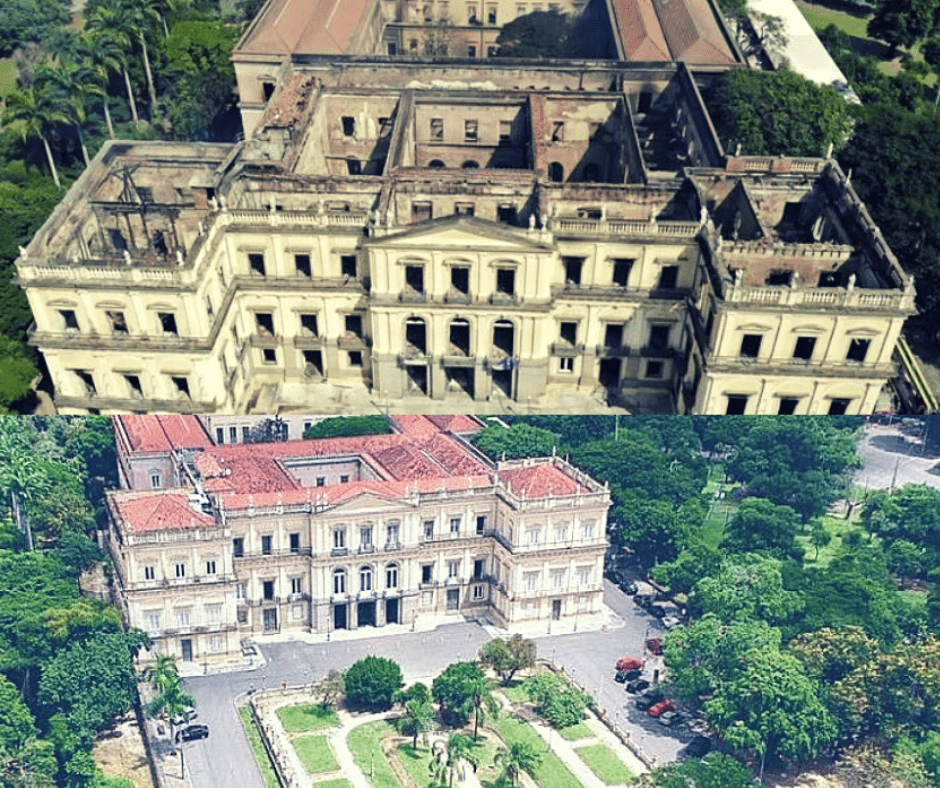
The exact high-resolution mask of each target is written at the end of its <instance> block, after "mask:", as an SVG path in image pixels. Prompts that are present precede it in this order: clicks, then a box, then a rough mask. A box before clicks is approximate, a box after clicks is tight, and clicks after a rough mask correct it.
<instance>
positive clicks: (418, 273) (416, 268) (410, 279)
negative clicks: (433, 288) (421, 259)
mask: <svg viewBox="0 0 940 788" xmlns="http://www.w3.org/2000/svg"><path fill="white" fill-rule="evenodd" d="M405 287H407V288H408V289H409V290H411V291H412V292H414V293H423V292H424V266H423V265H406V266H405Z"/></svg>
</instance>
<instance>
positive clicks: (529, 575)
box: [525, 572, 539, 591]
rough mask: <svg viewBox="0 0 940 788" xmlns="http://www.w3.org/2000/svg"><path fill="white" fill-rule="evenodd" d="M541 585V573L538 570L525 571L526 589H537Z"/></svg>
mask: <svg viewBox="0 0 940 788" xmlns="http://www.w3.org/2000/svg"><path fill="white" fill-rule="evenodd" d="M538 587H539V573H538V572H526V573H525V590H526V591H535V590H537V589H538Z"/></svg>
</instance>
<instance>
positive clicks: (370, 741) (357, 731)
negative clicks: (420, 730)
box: [347, 720, 401, 788]
mask: <svg viewBox="0 0 940 788" xmlns="http://www.w3.org/2000/svg"><path fill="white" fill-rule="evenodd" d="M394 732H395V729H394V728H393V727H392V726H391V725H390V724H389V723H387V722H385V721H384V720H379V721H378V722H370V723H368V724H367V725H360V726H359V727H358V728H353V729H352V731H351V732H350V734H349V738H348V739H347V743H348V744H349V749H350V751H351V752H352V755H353V759H354V760H355V761H356V764H357V765H358V766H359V768H360V769H362V773H363V774H365V776H366V779H367V780H368V779H369V775H370V771H371V769H370V766H371V764H372V763H373V757H372V756H373V753H374V755H375V759H374V764H375V776H374V777H373V778H372V785H373V786H375V788H401V784H400V783H399V782H398V778H397V777H395V773H394V772H393V771H392V767H391V766H389V764H388V760H386V758H385V753H383V752H382V747H381V744H382V739H383V738H384V737H385V736H389V735H391V734H393V733H394Z"/></svg>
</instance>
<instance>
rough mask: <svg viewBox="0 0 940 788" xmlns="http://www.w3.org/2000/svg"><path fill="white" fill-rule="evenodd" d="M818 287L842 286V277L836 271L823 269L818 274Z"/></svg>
mask: <svg viewBox="0 0 940 788" xmlns="http://www.w3.org/2000/svg"><path fill="white" fill-rule="evenodd" d="M817 286H818V287H842V277H841V276H840V275H839V272H838V271H823V272H822V273H820V274H819V284H818V285H817Z"/></svg>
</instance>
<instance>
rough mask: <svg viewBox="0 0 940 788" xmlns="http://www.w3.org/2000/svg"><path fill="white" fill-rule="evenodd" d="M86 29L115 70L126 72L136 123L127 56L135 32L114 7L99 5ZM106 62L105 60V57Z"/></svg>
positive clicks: (129, 99)
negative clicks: (105, 53)
mask: <svg viewBox="0 0 940 788" xmlns="http://www.w3.org/2000/svg"><path fill="white" fill-rule="evenodd" d="M85 30H86V31H88V33H89V36H90V38H91V41H92V43H93V45H94V47H95V48H96V49H98V50H99V51H101V52H107V53H108V54H107V56H106V57H107V59H108V61H109V65H108V66H107V68H113V69H114V70H115V71H121V72H123V74H124V84H125V86H126V87H127V101H128V103H129V104H130V105H131V116H132V117H133V118H134V123H139V122H140V118H139V117H138V116H137V102H136V100H135V99H134V89H133V88H132V87H131V75H130V74H129V73H128V71H127V58H126V56H125V52H127V50H128V49H130V48H131V41H132V40H133V35H134V32H133V30H132V29H131V28H129V27H128V26H127V21H126V20H125V18H124V17H123V16H122V15H121V14H120V13H119V12H118V11H117V10H115V9H114V8H110V7H108V6H105V5H99V6H98V7H97V8H95V10H94V11H93V12H92V13H90V14H89V15H88V17H87V18H86V20H85ZM102 62H103V63H104V62H105V60H104V59H103V60H102Z"/></svg>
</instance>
